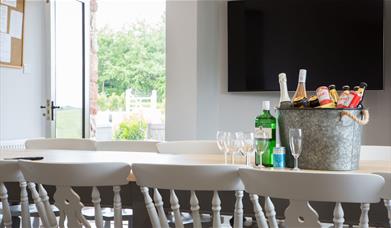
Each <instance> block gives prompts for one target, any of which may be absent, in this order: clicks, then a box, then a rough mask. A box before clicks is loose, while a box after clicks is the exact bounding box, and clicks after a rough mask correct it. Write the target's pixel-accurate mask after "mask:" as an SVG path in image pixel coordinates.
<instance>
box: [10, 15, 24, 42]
mask: <svg viewBox="0 0 391 228" xmlns="http://www.w3.org/2000/svg"><path fill="white" fill-rule="evenodd" d="M22 30H23V13H21V12H18V11H15V10H11V16H10V32H9V33H10V35H11V37H14V38H18V39H22Z"/></svg>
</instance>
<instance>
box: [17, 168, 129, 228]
mask: <svg viewBox="0 0 391 228" xmlns="http://www.w3.org/2000/svg"><path fill="white" fill-rule="evenodd" d="M19 167H20V170H21V171H22V173H23V175H24V176H25V179H26V181H28V182H29V186H34V184H35V183H39V184H44V185H54V186H56V192H55V194H54V197H53V198H54V200H55V205H56V206H57V208H58V209H59V210H60V220H59V226H60V227H65V219H67V226H66V227H72V228H77V227H82V226H85V227H91V226H90V224H89V223H88V222H87V220H86V219H85V218H84V216H83V215H82V208H83V204H82V203H81V202H80V197H79V196H78V195H77V193H76V192H75V191H74V190H73V189H72V187H82V186H86V187H92V193H91V198H92V203H93V204H94V208H95V224H96V227H99V228H101V227H103V218H102V211H101V207H100V201H101V198H100V194H99V190H98V188H97V187H99V186H113V191H114V200H113V201H114V203H113V208H114V217H115V218H114V227H116V228H119V227H121V228H122V215H121V211H122V210H121V209H122V206H121V205H122V204H121V197H120V186H121V185H125V184H127V183H128V180H127V177H128V176H129V174H130V166H129V165H128V164H125V163H44V162H31V161H19ZM39 186H42V185H39ZM30 190H31V189H30ZM33 199H34V193H33ZM34 201H35V200H34ZM35 203H36V206H37V208H39V207H40V204H41V202H39V201H35ZM44 206H46V204H44ZM40 215H41V219H42V218H43V220H44V221H43V223H44V226H45V227H57V220H56V217H55V216H54V214H53V212H52V211H50V209H48V208H47V207H46V211H45V212H44V213H40Z"/></svg>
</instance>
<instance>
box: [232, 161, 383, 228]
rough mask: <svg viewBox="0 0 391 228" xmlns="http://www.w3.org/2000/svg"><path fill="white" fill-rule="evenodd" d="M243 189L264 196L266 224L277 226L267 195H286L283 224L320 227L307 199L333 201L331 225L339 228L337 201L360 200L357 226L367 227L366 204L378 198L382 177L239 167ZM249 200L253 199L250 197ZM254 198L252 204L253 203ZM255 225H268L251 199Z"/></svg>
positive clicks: (340, 211)
mask: <svg viewBox="0 0 391 228" xmlns="http://www.w3.org/2000/svg"><path fill="white" fill-rule="evenodd" d="M239 173H240V178H241V179H242V181H243V183H244V185H245V189H246V192H248V193H249V194H250V198H251V199H253V198H254V196H255V197H257V196H256V195H257V194H259V195H262V196H266V202H265V210H266V211H267V213H266V215H267V217H268V223H269V226H270V227H277V222H276V219H275V211H274V208H273V207H272V208H270V206H272V203H271V200H270V198H268V197H275V198H282V199H289V201H290V204H289V207H288V208H287V209H286V210H285V221H284V225H285V227H288V228H289V227H311V228H313V227H322V226H323V225H324V224H321V223H320V222H319V220H318V214H317V212H316V211H315V210H314V209H313V208H312V207H311V205H310V204H309V201H321V202H322V201H323V202H336V205H335V208H334V213H333V214H334V218H333V222H334V227H336V228H342V227H343V223H344V212H343V209H342V206H341V202H349V203H362V204H361V217H360V227H368V220H369V219H368V211H369V204H370V203H375V202H379V200H380V195H379V194H380V191H381V189H382V188H383V185H384V179H383V178H382V177H381V176H379V175H374V174H359V173H336V172H334V173H332V172H306V171H304V172H303V171H299V172H291V171H270V170H269V171H268V170H257V169H248V168H244V169H240V170H239ZM252 201H253V200H252ZM254 202H255V204H254ZM253 206H254V211H255V217H256V219H257V223H258V227H262V228H263V227H268V226H267V223H266V219H265V216H264V215H263V213H260V212H259V211H260V210H258V209H259V208H261V207H260V205H259V203H258V201H253Z"/></svg>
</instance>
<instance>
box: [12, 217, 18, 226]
mask: <svg viewBox="0 0 391 228" xmlns="http://www.w3.org/2000/svg"><path fill="white" fill-rule="evenodd" d="M12 227H15V228H19V227H20V218H19V217H17V216H13V217H12Z"/></svg>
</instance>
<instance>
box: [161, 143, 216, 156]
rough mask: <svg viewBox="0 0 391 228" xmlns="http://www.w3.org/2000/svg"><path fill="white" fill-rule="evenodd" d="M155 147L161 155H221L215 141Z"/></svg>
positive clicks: (164, 144)
mask: <svg viewBox="0 0 391 228" xmlns="http://www.w3.org/2000/svg"><path fill="white" fill-rule="evenodd" d="M156 146H157V149H158V151H159V153H163V154H221V151H220V150H219V148H218V147H217V142H216V141H215V140H190V141H170V142H161V143H158V144H157V145H156Z"/></svg>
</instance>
